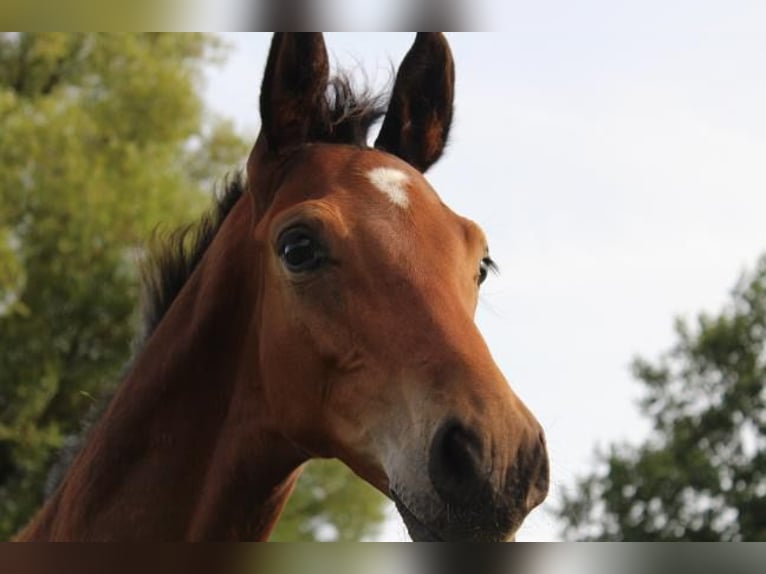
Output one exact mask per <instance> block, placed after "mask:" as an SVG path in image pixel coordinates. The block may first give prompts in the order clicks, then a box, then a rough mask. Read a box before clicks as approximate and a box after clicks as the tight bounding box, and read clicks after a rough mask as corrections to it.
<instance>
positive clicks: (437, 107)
mask: <svg viewBox="0 0 766 574" xmlns="http://www.w3.org/2000/svg"><path fill="white" fill-rule="evenodd" d="M454 93H455V64H454V61H453V59H452V52H451V50H450V48H449V44H448V43H447V38H446V37H445V36H444V34H442V33H436V32H420V33H418V35H417V37H416V38H415V43H414V44H413V46H412V48H410V51H409V52H408V53H407V55H406V56H405V57H404V61H403V62H402V65H401V67H400V68H399V71H398V73H397V74H396V82H395V83H394V91H393V93H392V95H391V102H390V104H389V107H388V112H387V113H386V119H385V120H384V121H383V126H382V127H381V129H380V134H379V135H378V139H377V140H376V141H375V147H376V148H378V149H381V150H383V151H387V152H389V153H392V154H394V155H397V156H399V157H400V158H402V159H403V160H405V161H406V162H408V163H409V164H411V165H412V166H414V167H416V168H417V169H419V170H420V171H422V172H425V171H426V170H427V169H428V168H429V167H431V165H433V164H434V163H435V162H436V160H438V159H439V158H440V157H441V155H442V153H443V152H444V147H445V146H446V144H447V136H448V135H449V129H450V125H451V124H452V109H453V100H454Z"/></svg>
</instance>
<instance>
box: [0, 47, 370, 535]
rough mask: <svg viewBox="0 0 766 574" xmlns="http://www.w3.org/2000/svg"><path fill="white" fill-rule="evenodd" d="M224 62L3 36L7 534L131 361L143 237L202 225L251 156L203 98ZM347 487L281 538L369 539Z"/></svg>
mask: <svg viewBox="0 0 766 574" xmlns="http://www.w3.org/2000/svg"><path fill="white" fill-rule="evenodd" d="M224 55H225V51H224V49H223V47H222V46H221V45H220V43H219V41H218V40H217V38H216V37H214V36H211V35H206V34H71V33H21V34H19V33H3V34H0V126H2V128H1V129H0V539H5V538H8V537H9V536H11V535H12V534H13V533H14V532H15V531H16V530H17V529H18V528H20V527H21V526H22V525H23V524H24V523H25V522H26V521H27V520H28V519H29V518H30V517H31V515H32V513H33V512H34V511H35V510H36V509H37V508H38V507H39V506H40V504H41V503H42V501H43V496H44V494H43V493H44V484H45V482H46V476H47V474H48V471H49V468H50V467H51V465H52V464H53V462H54V461H55V459H56V453H57V451H58V449H59V448H60V447H61V446H62V444H63V443H64V442H65V441H71V437H73V436H75V435H77V434H78V433H79V432H80V430H81V425H82V421H83V419H84V416H85V414H86V412H87V411H88V410H89V409H90V408H91V406H92V403H93V401H94V397H98V396H100V395H102V394H104V393H105V392H107V391H108V390H109V389H110V388H112V387H113V385H114V384H115V382H116V381H118V380H119V376H120V373H121V370H122V368H123V367H124V365H125V363H126V362H127V361H128V359H129V357H130V353H131V341H132V339H133V337H134V333H136V332H137V328H138V323H137V320H138V316H137V313H136V307H137V300H138V274H137V270H136V261H137V259H138V258H139V256H140V246H141V244H142V241H144V240H146V239H147V238H148V237H149V236H150V234H151V232H152V231H153V230H154V229H155V228H156V226H157V225H158V224H159V223H161V224H162V227H163V228H172V227H175V226H176V225H179V224H181V223H184V222H187V221H189V220H190V219H193V218H194V217H196V216H198V215H199V213H200V211H201V210H202V209H203V208H204V207H205V206H206V205H207V204H208V197H209V193H210V190H211V189H212V186H213V183H214V182H215V181H216V180H218V179H220V178H221V176H223V175H224V174H225V173H226V171H227V170H229V169H231V168H232V166H234V167H236V164H237V163H238V162H240V161H241V160H242V159H243V158H244V157H245V153H246V151H247V145H246V143H245V142H244V141H243V139H242V138H241V137H240V136H239V135H237V134H236V132H235V130H234V128H233V126H232V124H231V123H230V122H228V121H225V120H223V119H221V118H216V117H213V116H212V115H211V114H210V113H208V112H206V110H205V109H204V106H203V103H202V101H201V99H200V97H199V95H198V94H199V87H200V83H201V80H202V72H203V69H204V67H205V66H206V65H212V64H216V63H218V62H220V61H222V58H223V57H224ZM325 476H326V478H327V480H326V481H325V478H324V477H325ZM355 482H356V481H355V480H354V479H353V478H352V477H351V476H350V473H348V471H345V470H344V471H338V470H337V468H330V467H327V468H324V467H323V468H322V469H320V470H319V471H318V472H316V474H315V473H314V472H313V471H311V470H310V471H309V472H308V473H307V477H306V479H305V481H304V483H305V484H306V485H307V486H306V487H305V488H306V489H307V490H306V492H304V491H303V488H304V487H303V486H301V489H300V490H299V492H297V493H296V500H297V501H299V503H298V504H296V505H295V506H293V507H291V508H298V509H304V511H305V512H311V513H312V516H311V517H308V518H306V517H305V516H303V515H301V516H298V515H296V514H294V513H293V514H291V515H288V516H287V517H286V521H288V522H289V524H292V525H293V526H292V527H288V526H281V527H280V532H281V534H282V536H284V537H287V538H298V537H301V538H306V537H311V533H312V532H315V531H316V528H315V527H314V526H307V525H306V524H308V523H309V522H310V523H311V524H312V525H315V524H316V518H315V516H317V515H321V516H322V519H323V520H325V521H326V522H328V523H331V524H333V525H336V526H335V528H336V531H337V532H338V533H339V534H340V535H341V536H342V537H345V538H357V537H359V536H361V535H363V534H365V533H367V532H369V530H368V527H369V524H370V523H373V522H375V521H376V520H379V519H380V504H381V503H380V499H379V498H375V497H373V498H370V497H369V496H364V495H360V494H357V490H356V488H357V487H355V486H348V485H351V484H353V483H355ZM304 483H302V484H304ZM347 488H348V489H349V490H348V492H349V493H350V494H349V495H348V496H345V495H342V494H341V492H346V489H347ZM307 493H308V494H307ZM312 493H313V494H312ZM373 500H374V502H371V501H373ZM321 501H324V502H326V503H327V504H326V505H322V508H321V512H320V511H319V507H318V506H317V504H319V503H320V502H321ZM314 502H317V504H313V503H314ZM333 504H334V505H336V506H334V507H330V506H328V505H333ZM352 515H353V518H351V516H352ZM291 528H292V530H291Z"/></svg>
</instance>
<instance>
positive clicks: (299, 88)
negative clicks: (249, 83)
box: [260, 32, 330, 153]
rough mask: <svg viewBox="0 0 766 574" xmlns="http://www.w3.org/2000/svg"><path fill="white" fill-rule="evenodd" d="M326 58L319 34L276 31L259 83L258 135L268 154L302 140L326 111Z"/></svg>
mask: <svg viewBox="0 0 766 574" xmlns="http://www.w3.org/2000/svg"><path fill="white" fill-rule="evenodd" d="M329 70H330V65H329V60H328V57H327V49H326V48H325V44H324V39H323V37H322V34H321V33H314V32H312V33H289V32H277V33H275V34H274V38H273V39H272V41H271V50H270V51H269V58H268V60H267V63H266V71H265V73H264V76H263V84H262V85H261V102H260V103H261V136H262V137H263V139H264V140H265V143H266V147H267V149H268V151H269V152H271V153H279V152H281V151H283V150H285V149H289V148H293V147H296V146H299V145H301V144H303V143H306V142H307V141H308V140H309V138H310V135H311V132H312V126H314V125H317V124H318V123H319V122H321V118H322V117H323V115H324V114H326V113H327V112H326V107H327V104H326V103H325V101H326V100H325V93H326V90H327V83H328V79H329Z"/></svg>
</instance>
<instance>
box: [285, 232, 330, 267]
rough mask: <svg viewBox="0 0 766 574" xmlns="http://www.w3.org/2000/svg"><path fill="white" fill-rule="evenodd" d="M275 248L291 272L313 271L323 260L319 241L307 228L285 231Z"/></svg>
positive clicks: (323, 256)
mask: <svg viewBox="0 0 766 574" xmlns="http://www.w3.org/2000/svg"><path fill="white" fill-rule="evenodd" d="M277 250H278V253H279V257H280V259H282V262H283V263H284V265H285V267H286V268H287V270H288V271H290V272H291V273H304V272H306V271H314V270H315V269H317V268H319V267H320V266H321V265H322V264H323V263H324V261H325V255H324V252H323V250H322V248H321V245H320V244H319V241H317V239H316V238H315V237H314V236H313V235H312V233H311V232H310V231H309V230H307V229H305V228H301V227H295V228H292V229H288V230H287V231H285V232H284V233H283V234H282V235H281V236H280V238H279V241H278V247H277Z"/></svg>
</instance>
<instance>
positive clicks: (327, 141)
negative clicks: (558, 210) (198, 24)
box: [18, 33, 548, 541]
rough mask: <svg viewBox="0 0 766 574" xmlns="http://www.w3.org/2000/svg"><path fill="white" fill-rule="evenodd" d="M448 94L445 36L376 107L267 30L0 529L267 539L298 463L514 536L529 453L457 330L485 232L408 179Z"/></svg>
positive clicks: (433, 150)
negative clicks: (122, 361) (118, 378)
mask: <svg viewBox="0 0 766 574" xmlns="http://www.w3.org/2000/svg"><path fill="white" fill-rule="evenodd" d="M453 93H454V64H453V58H452V54H451V51H450V48H449V46H448V44H447V40H446V38H445V37H444V36H443V35H442V34H438V33H419V34H418V35H417V36H416V39H415V42H414V44H413V46H412V47H411V49H410V50H409V52H408V53H407V55H406V56H405V58H404V61H403V63H402V65H401V66H400V68H399V70H398V72H397V74H396V78H395V81H394V87H393V92H392V95H391V98H390V101H389V103H388V106H387V110H384V109H383V106H381V105H379V104H378V103H377V102H379V101H380V100H379V99H376V98H374V97H370V96H369V95H365V94H361V95H360V94H358V93H356V91H355V90H353V89H352V88H351V84H350V83H349V82H348V80H344V79H342V78H337V77H336V78H333V79H331V78H330V76H329V64H328V56H327V51H326V49H325V45H324V40H323V36H322V34H320V33H276V34H275V35H274V37H273V40H272V44H271V47H270V52H269V55H268V60H267V63H266V70H265V74H264V78H263V84H262V87H261V95H260V114H261V120H262V127H261V132H260V134H259V136H258V138H257V140H256V142H255V145H254V147H253V149H252V151H251V153H250V156H249V159H248V162H247V170H246V175H247V177H246V180H245V181H244V182H241V181H239V180H234V181H233V182H232V183H231V184H230V185H229V187H228V190H227V192H226V193H225V194H224V196H223V197H222V198H219V200H218V205H217V211H216V213H215V214H213V215H212V216H210V217H208V218H207V219H206V220H204V221H203V223H202V225H201V226H200V227H199V228H197V229H196V231H195V232H194V233H193V234H191V235H189V234H188V233H187V234H186V235H184V234H182V235H181V236H179V237H176V239H175V242H174V245H173V246H171V250H170V251H166V252H165V253H164V254H161V256H160V259H159V263H156V265H155V269H154V272H153V274H151V275H150V277H149V280H148V284H149V287H150V291H151V293H152V295H151V297H150V299H151V300H150V307H149V313H148V321H149V327H150V329H149V333H148V335H147V337H146V339H145V341H144V343H143V347H142V349H141V350H140V352H138V353H137V354H136V356H135V358H134V362H133V364H132V367H131V369H130V371H129V372H128V374H127V376H126V377H125V379H124V380H123V382H122V384H121V385H120V386H119V387H118V389H117V391H116V394H115V396H114V397H113V399H112V400H111V402H110V404H109V406H108V408H107V410H106V411H105V412H104V414H103V415H102V416H101V417H100V419H99V420H98V421H97V422H96V424H95V425H94V426H93V427H92V429H91V430H90V432H89V435H88V438H87V440H86V442H85V445H84V447H83V448H82V450H81V451H80V453H79V454H78V456H77V457H76V458H75V460H74V462H73V464H72V465H71V467H70V469H69V470H68V472H67V474H66V476H65V478H64V479H63V482H62V483H61V485H60V486H59V487H58V489H57V490H56V491H55V493H54V494H53V495H52V496H51V497H50V498H49V500H48V501H47V503H46V504H45V505H44V507H43V508H42V510H41V511H40V512H39V513H38V515H37V516H36V517H35V518H34V520H33V521H32V522H31V524H30V525H29V526H28V527H27V528H26V529H25V530H23V531H22V533H21V534H20V535H19V537H18V540H61V541H65V540H69V541H83V540H100V541H107V540H127V539H133V540H163V541H169V540H190V541H199V540H265V539H267V538H268V536H269V533H270V532H271V530H272V528H273V526H274V524H275V522H276V521H277V519H278V517H279V514H280V512H281V510H282V508H283V506H284V504H285V502H286V500H287V498H288V497H289V495H290V493H291V490H292V488H293V486H294V484H295V482H296V480H297V478H298V475H299V473H300V470H301V467H302V465H303V464H304V463H305V462H306V461H308V460H309V459H311V458H315V457H322V458H337V459H340V460H341V461H343V462H344V463H345V464H346V465H348V466H349V467H350V468H351V469H352V470H353V471H354V472H355V473H356V474H358V475H359V476H360V477H362V478H363V479H364V480H366V481H367V482H369V483H370V484H371V485H373V486H374V487H375V488H377V489H378V490H380V491H381V492H383V493H385V494H386V495H387V496H389V497H390V498H391V500H393V502H394V503H395V504H396V507H397V508H398V510H399V512H400V514H401V515H402V518H403V520H404V522H405V524H406V526H407V529H408V531H409V533H410V536H411V537H412V539H413V540H467V541H474V540H475V541H484V540H488V541H501V540H507V539H510V538H512V537H513V536H514V533H515V532H516V530H517V529H518V527H519V526H520V524H521V522H522V520H523V519H524V518H525V516H526V515H527V514H528V513H529V511H530V510H531V509H532V508H534V507H535V506H537V505H538V504H540V503H541V502H542V500H543V499H544V498H545V496H546V494H547V490H548V459H547V454H546V447H545V440H544V435H543V431H542V429H541V427H540V425H539V423H538V422H537V421H536V420H535V418H534V417H533V415H532V414H531V413H530V412H529V410H528V409H527V408H526V407H525V405H524V404H523V403H522V402H521V400H520V399H519V398H518V397H517V396H516V394H515V393H514V392H513V391H512V390H511V388H510V387H509V385H508V383H507V382H506V380H505V378H504V377H503V375H502V373H501V372H500V370H499V369H498V367H497V365H496V364H495V362H494V360H493V359H492V357H491V355H490V352H489V350H488V348H487V345H486V344H485V342H484V340H483V338H482V336H481V335H480V333H479V331H478V329H477V327H476V325H475V323H474V313H475V310H476V306H477V301H478V293H479V286H480V284H481V283H482V282H483V280H484V279H485V278H486V275H487V273H488V271H489V270H490V268H491V267H492V265H493V263H492V260H491V259H490V258H489V251H488V247H487V240H486V238H485V236H484V234H483V233H482V231H481V230H480V229H479V227H478V226H477V225H476V224H475V223H473V222H471V221H469V220H468V219H465V218H463V217H461V216H459V215H457V214H455V213H454V212H452V211H451V210H450V209H449V208H448V207H447V206H446V205H445V204H444V203H442V201H441V200H440V198H439V196H438V195H437V193H436V192H435V191H434V189H433V188H432V187H431V186H430V185H429V183H428V182H427V181H426V179H425V178H424V176H423V174H424V172H425V171H426V170H427V169H428V168H429V167H430V166H431V165H432V164H433V163H434V162H436V161H437V160H438V159H439V157H440V156H441V155H442V152H443V150H444V147H445V145H446V142H447V136H448V134H449V131H450V124H451V120H452V115H453ZM384 112H385V117H384V119H383V123H382V126H381V128H380V132H379V135H378V137H377V139H376V141H375V144H374V147H370V146H368V144H367V138H368V132H369V130H370V128H371V126H372V125H373V123H374V122H375V121H376V120H378V119H379V118H380V117H382V116H383V115H384ZM190 241H191V243H192V247H191V248H189V247H188V245H189V242H190ZM184 245H186V248H185V247H184Z"/></svg>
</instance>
